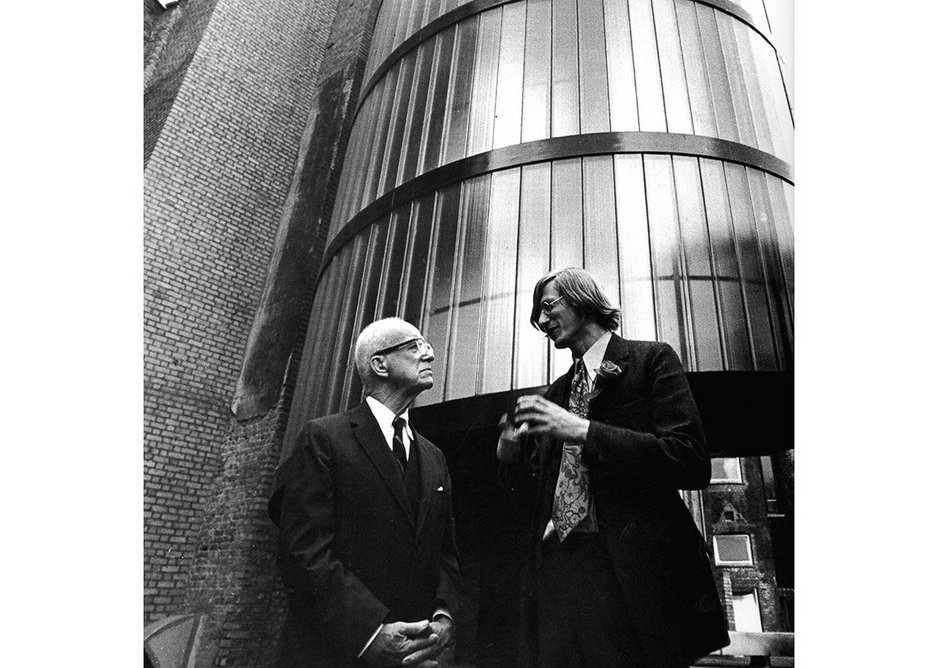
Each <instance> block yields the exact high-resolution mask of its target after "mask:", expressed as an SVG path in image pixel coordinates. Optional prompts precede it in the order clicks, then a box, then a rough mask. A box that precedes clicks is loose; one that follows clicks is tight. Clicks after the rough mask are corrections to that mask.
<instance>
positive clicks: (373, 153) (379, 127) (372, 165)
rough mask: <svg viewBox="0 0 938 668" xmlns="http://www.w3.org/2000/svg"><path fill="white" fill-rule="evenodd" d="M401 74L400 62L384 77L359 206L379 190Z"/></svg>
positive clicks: (362, 205) (372, 199)
mask: <svg viewBox="0 0 938 668" xmlns="http://www.w3.org/2000/svg"><path fill="white" fill-rule="evenodd" d="M399 74H400V64H398V65H397V66H395V67H393V68H391V70H390V71H389V72H388V73H387V76H386V77H385V78H384V80H385V86H384V93H383V94H382V96H381V104H380V106H379V107H378V112H377V116H376V117H375V136H374V140H373V141H372V143H371V144H370V150H369V151H368V155H369V157H370V159H369V161H368V167H367V170H368V176H367V178H366V180H365V185H364V188H363V191H362V198H361V201H360V203H359V207H364V206H365V205H366V204H368V203H369V202H373V201H374V199H375V197H376V195H377V192H378V182H379V180H380V179H381V173H380V172H381V167H382V165H383V164H384V147H385V145H386V143H387V141H388V134H389V133H390V126H391V124H392V121H393V118H392V114H391V110H392V109H393V107H394V100H395V98H396V97H397V79H398V76H399Z"/></svg>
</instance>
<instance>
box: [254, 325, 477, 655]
mask: <svg viewBox="0 0 938 668" xmlns="http://www.w3.org/2000/svg"><path fill="white" fill-rule="evenodd" d="M432 362H433V347H432V346H431V345H430V344H429V343H428V342H427V341H426V340H425V339H424V338H423V336H422V335H421V334H420V331H419V330H418V329H417V328H416V327H414V326H413V325H411V324H410V323H408V322H405V321H404V320H400V319H398V318H387V319H384V320H378V321H377V322H374V323H372V324H370V325H368V326H367V327H366V328H365V329H364V330H363V331H362V332H361V334H360V335H359V337H358V340H357V342H356V344H355V366H356V370H357V371H358V374H359V376H360V377H361V381H362V386H363V387H364V394H365V401H364V402H363V403H362V404H361V405H359V406H357V407H356V408H353V409H352V410H349V411H346V412H344V413H339V414H337V415H330V416H327V417H322V418H319V419H316V420H312V421H310V422H308V423H307V424H306V425H305V426H304V428H303V430H302V432H301V433H300V436H299V439H298V443H297V447H296V448H295V450H294V451H293V453H292V454H291V456H290V457H289V458H288V459H287V460H286V461H284V462H283V464H282V465H281V467H280V469H279V471H278V483H277V485H276V486H275V491H274V495H273V497H272V498H271V503H270V506H269V510H270V514H271V517H272V518H273V520H274V522H276V523H277V524H278V525H279V527H280V543H279V556H278V560H277V561H278V566H279V568H280V571H281V575H282V577H283V581H284V583H285V584H286V587H287V593H288V596H289V603H290V605H289V614H288V618H287V623H286V626H285V628H284V632H283V636H282V640H281V657H280V662H279V664H278V665H280V666H290V667H292V666H297V667H298V666H304V667H309V666H330V667H332V666H335V667H338V666H356V665H378V666H382V665H387V666H390V665H398V666H399V665H405V666H411V665H413V666H421V668H423V667H426V666H435V665H438V664H437V662H438V661H439V660H441V659H440V655H441V653H442V652H443V651H444V650H445V649H446V648H447V647H448V646H449V645H450V644H451V642H452V639H453V614H454V613H455V609H456V605H457V595H456V587H457V582H458V578H459V568H458V555H457V551H456V542H455V532H454V525H453V511H452V503H451V489H452V487H451V483H450V476H449V471H448V469H447V467H446V460H445V459H444V457H443V454H442V453H441V452H440V451H439V450H438V449H437V448H436V447H435V446H434V445H433V444H432V443H430V442H429V441H427V440H426V439H425V438H423V437H422V436H420V434H418V433H417V432H416V431H415V430H414V427H413V425H411V423H410V415H409V408H410V406H411V404H412V403H413V401H414V399H416V397H417V396H418V395H419V394H420V393H421V392H422V391H424V390H426V389H429V388H431V387H432V386H433V370H432V366H431V363H432ZM447 654H451V652H450V653H447Z"/></svg>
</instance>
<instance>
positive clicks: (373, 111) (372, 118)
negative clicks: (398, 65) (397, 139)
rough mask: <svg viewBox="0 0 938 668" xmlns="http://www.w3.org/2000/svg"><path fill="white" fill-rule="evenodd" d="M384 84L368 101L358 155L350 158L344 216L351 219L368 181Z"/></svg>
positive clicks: (385, 80)
mask: <svg viewBox="0 0 938 668" xmlns="http://www.w3.org/2000/svg"><path fill="white" fill-rule="evenodd" d="M386 82H387V79H383V80H382V81H381V83H379V84H378V85H377V86H376V87H375V89H374V91H373V92H372V94H371V96H370V97H369V99H368V103H367V108H366V109H365V114H364V119H362V121H363V122H364V132H363V133H362V143H361V149H360V153H359V154H358V155H356V156H352V157H353V158H354V159H355V165H354V167H355V179H354V180H352V181H351V182H350V183H349V200H348V207H349V208H348V211H347V212H346V214H345V215H346V216H347V217H351V216H353V215H354V214H355V212H356V211H359V210H361V203H362V191H363V190H364V188H365V183H366V181H367V179H368V175H369V173H370V169H371V168H370V159H371V156H372V153H371V151H369V150H368V147H369V146H373V145H374V138H375V132H376V130H377V114H378V108H379V106H380V104H381V99H382V97H383V96H384V88H385V83H386ZM360 118H361V116H360ZM329 232H330V234H334V233H335V232H334V228H332V229H330V230H329Z"/></svg>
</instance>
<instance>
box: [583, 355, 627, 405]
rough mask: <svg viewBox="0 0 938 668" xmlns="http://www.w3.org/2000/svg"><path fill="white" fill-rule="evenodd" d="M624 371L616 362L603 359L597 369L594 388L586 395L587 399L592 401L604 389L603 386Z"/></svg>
mask: <svg viewBox="0 0 938 668" xmlns="http://www.w3.org/2000/svg"><path fill="white" fill-rule="evenodd" d="M620 373H622V369H621V367H619V365H618V364H616V363H615V362H610V361H609V360H603V363H602V364H600V365H599V368H598V369H596V382H595V383H593V389H592V390H591V391H590V392H589V393H588V394H587V395H586V400H587V401H589V402H591V401H592V400H593V399H595V398H596V396H597V395H598V394H599V393H600V391H601V390H602V389H603V386H604V385H605V384H606V383H608V382H609V380H611V379H612V378H615V377H616V376H618V375H619V374H620Z"/></svg>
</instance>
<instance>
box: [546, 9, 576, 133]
mask: <svg viewBox="0 0 938 668" xmlns="http://www.w3.org/2000/svg"><path fill="white" fill-rule="evenodd" d="M551 26H552V27H551V35H552V38H553V39H552V43H551V47H552V49H551V54H552V55H551V58H552V63H551V104H550V110H551V126H550V127H551V129H550V135H551V137H560V136H563V135H573V134H577V132H579V129H580V128H579V121H580V101H579V84H578V82H577V79H578V76H577V74H578V71H579V70H578V66H577V19H576V2H573V1H571V0H553V13H552V15H551Z"/></svg>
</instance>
